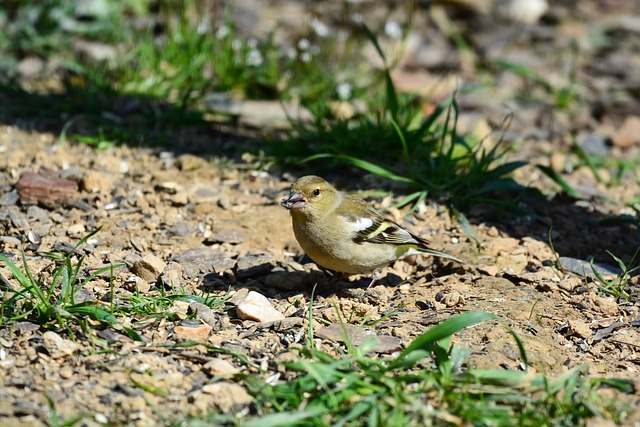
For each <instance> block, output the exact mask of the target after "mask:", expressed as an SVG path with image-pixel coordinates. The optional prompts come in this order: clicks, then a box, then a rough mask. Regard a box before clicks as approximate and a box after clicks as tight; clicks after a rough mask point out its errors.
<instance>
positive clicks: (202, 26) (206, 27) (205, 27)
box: [197, 18, 211, 35]
mask: <svg viewBox="0 0 640 427" xmlns="http://www.w3.org/2000/svg"><path fill="white" fill-rule="evenodd" d="M210 30H211V21H209V19H207V18H203V19H202V21H200V23H199V24H198V30H197V31H198V34H199V35H203V34H205V33H208V32H209V31H210Z"/></svg>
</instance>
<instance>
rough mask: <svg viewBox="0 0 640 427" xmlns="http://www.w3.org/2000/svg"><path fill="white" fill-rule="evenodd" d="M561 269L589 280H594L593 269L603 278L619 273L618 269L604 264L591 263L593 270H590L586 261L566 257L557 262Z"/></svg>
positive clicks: (589, 265)
mask: <svg viewBox="0 0 640 427" xmlns="http://www.w3.org/2000/svg"><path fill="white" fill-rule="evenodd" d="M558 261H559V262H560V265H561V266H562V268H563V269H565V270H568V271H570V272H572V273H575V274H577V275H578V276H583V277H584V276H586V277H590V278H595V277H596V276H595V274H593V269H595V271H597V272H598V274H600V275H602V276H603V277H608V276H617V275H618V274H619V273H620V269H619V268H617V267H614V266H612V265H609V264H605V263H593V269H592V268H591V263H590V262H587V261H583V260H581V259H577V258H571V257H566V256H561V257H560V258H559V260H558Z"/></svg>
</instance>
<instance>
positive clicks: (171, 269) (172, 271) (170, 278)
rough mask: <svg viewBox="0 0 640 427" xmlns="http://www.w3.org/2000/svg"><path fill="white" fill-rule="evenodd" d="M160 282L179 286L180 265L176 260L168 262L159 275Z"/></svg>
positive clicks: (180, 281) (180, 279) (180, 277)
mask: <svg viewBox="0 0 640 427" xmlns="http://www.w3.org/2000/svg"><path fill="white" fill-rule="evenodd" d="M160 279H161V280H162V283H164V284H165V285H168V286H170V287H176V288H179V287H180V283H182V266H181V265H180V264H178V263H177V262H170V263H169V264H168V265H167V266H166V267H165V268H164V270H163V272H162V274H161V275H160Z"/></svg>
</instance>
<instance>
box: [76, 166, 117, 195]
mask: <svg viewBox="0 0 640 427" xmlns="http://www.w3.org/2000/svg"><path fill="white" fill-rule="evenodd" d="M115 180H116V177H115V176H114V175H111V174H109V173H106V172H99V171H87V172H86V173H85V175H84V177H83V178H82V181H81V182H80V185H81V188H82V190H83V191H86V192H87V193H100V194H109V193H111V188H113V184H114V183H115Z"/></svg>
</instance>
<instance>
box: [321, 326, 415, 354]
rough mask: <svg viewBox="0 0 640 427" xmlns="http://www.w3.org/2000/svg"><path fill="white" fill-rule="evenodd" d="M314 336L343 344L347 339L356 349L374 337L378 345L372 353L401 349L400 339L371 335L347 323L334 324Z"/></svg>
mask: <svg viewBox="0 0 640 427" xmlns="http://www.w3.org/2000/svg"><path fill="white" fill-rule="evenodd" d="M345 332H346V336H345ZM316 335H317V336H318V337H320V338H324V339H328V340H331V341H336V342H345V340H346V339H348V340H349V341H350V342H351V344H353V345H354V346H356V347H358V346H360V345H362V343H364V341H365V340H366V339H367V338H370V337H375V339H376V340H377V341H378V343H377V344H376V345H375V346H374V347H373V349H372V351H374V352H376V353H392V352H394V351H399V350H401V349H402V339H400V338H397V337H392V336H390V335H372V334H369V333H367V332H365V331H364V330H363V329H362V328H359V327H357V326H354V325H351V324H349V323H346V324H342V325H339V324H335V323H334V324H331V325H328V326H325V327H324V328H321V329H319V330H318V331H317V332H316Z"/></svg>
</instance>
